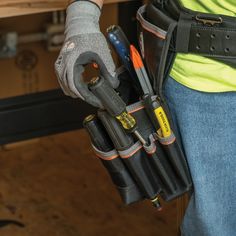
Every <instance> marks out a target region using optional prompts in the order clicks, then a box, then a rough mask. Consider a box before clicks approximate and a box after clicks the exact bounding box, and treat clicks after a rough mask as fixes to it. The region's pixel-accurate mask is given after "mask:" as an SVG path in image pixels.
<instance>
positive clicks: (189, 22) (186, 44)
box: [176, 12, 236, 59]
mask: <svg viewBox="0 0 236 236" xmlns="http://www.w3.org/2000/svg"><path fill="white" fill-rule="evenodd" d="M232 22H234V23H233V24H234V25H233V24H232ZM176 52H183V53H196V54H202V55H205V56H212V57H230V58H235V59H236V18H234V19H233V20H232V19H229V18H227V19H226V18H225V17H224V16H220V15H212V14H200V13H199V14H198V13H197V14H195V15H194V14H191V15H190V14H187V13H184V12H181V14H180V18H179V22H178V26H177V35H176Z"/></svg>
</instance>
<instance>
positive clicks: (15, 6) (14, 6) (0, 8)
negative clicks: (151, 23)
mask: <svg viewBox="0 0 236 236" xmlns="http://www.w3.org/2000/svg"><path fill="white" fill-rule="evenodd" d="M126 1H128V0H105V4H109V3H118V2H126ZM68 2H69V0H31V1H27V0H1V1H0V18H2V17H10V16H18V15H26V14H33V13H41V12H49V11H55V10H63V9H65V8H66V6H67V5H68Z"/></svg>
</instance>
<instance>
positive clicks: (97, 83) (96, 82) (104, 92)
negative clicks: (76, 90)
mask: <svg viewBox="0 0 236 236" xmlns="http://www.w3.org/2000/svg"><path fill="white" fill-rule="evenodd" d="M89 88H90V90H91V91H92V93H93V94H94V95H95V96H96V97H97V98H98V99H99V100H100V101H101V102H102V104H103V106H104V108H105V109H106V110H107V111H108V113H109V114H110V115H111V116H113V117H117V116H119V115H120V114H122V112H124V111H125V110H126V105H125V103H124V101H123V100H122V99H121V97H120V96H119V95H118V94H117V93H116V91H115V90H114V89H113V88H112V87H111V86H110V84H109V83H108V82H107V81H106V80H105V79H104V78H103V77H97V78H94V79H93V80H92V81H91V83H90V84H89Z"/></svg>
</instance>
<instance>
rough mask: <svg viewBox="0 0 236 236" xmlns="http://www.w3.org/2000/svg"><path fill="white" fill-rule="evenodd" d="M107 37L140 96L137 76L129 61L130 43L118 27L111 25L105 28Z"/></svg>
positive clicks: (140, 91) (140, 90)
mask: <svg viewBox="0 0 236 236" xmlns="http://www.w3.org/2000/svg"><path fill="white" fill-rule="evenodd" d="M107 37H108V40H109V42H110V43H111V44H112V46H113V47H114V49H115V51H116V52H117V54H118V56H119V58H120V59H121V62H122V64H123V65H124V66H125V68H126V69H127V70H128V72H129V74H130V78H131V82H132V85H133V87H134V89H135V90H136V92H137V93H138V94H142V89H141V87H140V85H139V83H138V80H137V75H136V73H135V71H134V67H133V63H132V61H131V59H130V42H129V40H128V39H127V37H126V35H125V33H124V32H123V30H122V29H121V27H120V26H118V25H111V26H110V27H108V28H107Z"/></svg>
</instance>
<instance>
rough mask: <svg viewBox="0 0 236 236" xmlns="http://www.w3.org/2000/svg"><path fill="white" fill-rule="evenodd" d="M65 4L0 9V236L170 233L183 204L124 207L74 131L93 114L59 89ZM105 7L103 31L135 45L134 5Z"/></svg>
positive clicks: (12, 4) (7, 4) (10, 4)
mask: <svg viewBox="0 0 236 236" xmlns="http://www.w3.org/2000/svg"><path fill="white" fill-rule="evenodd" d="M66 2H67V1H62V0H61V1H37V0H34V1H22V0H20V1H19V0H18V1H14V0H13V1H12V0H11V1H10V0H9V1H7V0H4V1H1V3H0V17H1V20H0V71H1V75H0V78H1V79H0V144H1V149H0V166H1V169H0V235H1V236H32V235H34V236H46V235H51V236H95V235H96V236H97V235H106V236H110V235H111V236H121V235H130V236H132V235H136V236H144V235H147V236H154V235H156V236H157V235H158V236H175V235H178V234H179V225H180V222H181V220H182V217H183V214H184V210H185V207H186V204H187V197H186V196H185V197H182V198H179V199H177V200H175V201H172V202H170V203H167V204H166V203H163V204H164V209H163V211H162V212H157V211H155V209H154V208H153V207H152V206H151V204H150V203H149V202H142V203H137V204H134V205H131V206H124V205H123V203H122V202H121V199H120V197H119V195H118V193H117V192H116V190H115V188H114V187H113V184H112V182H111V180H110V178H109V176H108V174H107V173H106V171H105V169H104V167H103V166H102V164H101V162H100V161H99V160H98V159H97V158H96V157H95V156H94V153H93V151H92V149H91V146H90V143H89V137H88V135H87V134H86V133H85V131H84V130H83V129H82V120H83V118H84V117H85V116H86V114H89V113H91V111H93V108H91V107H89V106H88V105H87V104H85V103H82V102H81V101H75V100H74V99H70V98H68V97H65V96H64V95H63V94H62V92H61V91H60V90H59V86H58V83H57V80H56V77H55V74H54V62H55V60H56V58H57V55H58V53H59V48H60V47H61V43H62V42H63V27H64V21H65V11H63V10H62V9H65V6H66ZM105 3H107V4H105V6H104V8H103V14H102V19H101V28H102V30H103V32H105V30H106V28H107V27H108V26H110V25H112V24H119V25H121V27H123V30H124V31H125V32H126V33H127V34H128V36H129V38H131V37H132V38H133V39H135V31H136V28H135V24H136V23H135V12H136V10H137V8H138V6H140V5H141V4H142V2H141V1H124V0H123V1H118V0H110V1H109V0H108V1H105ZM56 10H57V11H56ZM131 40H132V39H131ZM134 43H136V41H135V40H134ZM114 58H115V55H114ZM86 76H90V72H89V71H87V72H86ZM8 220H11V221H13V222H12V224H9V225H8V223H10V222H11V221H9V222H8ZM5 224H6V225H5Z"/></svg>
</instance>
